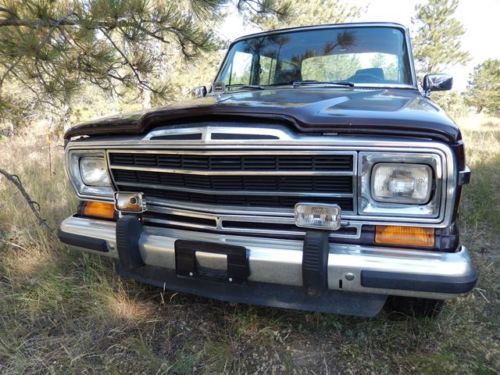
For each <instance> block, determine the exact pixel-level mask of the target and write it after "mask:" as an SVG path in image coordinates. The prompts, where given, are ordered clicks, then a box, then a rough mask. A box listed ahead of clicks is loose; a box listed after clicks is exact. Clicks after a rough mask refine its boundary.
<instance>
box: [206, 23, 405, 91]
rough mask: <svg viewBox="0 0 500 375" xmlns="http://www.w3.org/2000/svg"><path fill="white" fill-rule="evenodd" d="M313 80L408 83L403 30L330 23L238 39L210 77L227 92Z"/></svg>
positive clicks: (380, 83) (371, 83)
mask: <svg viewBox="0 0 500 375" xmlns="http://www.w3.org/2000/svg"><path fill="white" fill-rule="evenodd" d="M314 81H315V82H321V83H326V82H339V83H341V82H343V83H346V82H350V83H352V84H354V85H355V86H386V87H387V86H401V85H403V86H413V84H412V75H411V70H410V63H409V58H408V53H407V46H406V41H405V36H404V34H403V31H402V30H401V29H398V28H393V27H342V28H339V27H335V28H325V29H316V30H302V31H293V32H290V31H288V32H283V33H273V34H269V35H264V36H259V37H255V38H250V39H244V40H241V41H239V42H236V43H235V44H233V45H232V47H231V49H230V50H229V52H228V54H227V57H226V60H225V63H224V65H223V67H222V69H221V71H220V72H219V75H218V77H217V79H216V82H223V83H224V85H225V87H226V89H228V90H234V89H238V88H241V87H242V86H248V85H252V86H255V85H258V86H266V85H272V86H279V85H290V84H293V83H297V82H302V83H314Z"/></svg>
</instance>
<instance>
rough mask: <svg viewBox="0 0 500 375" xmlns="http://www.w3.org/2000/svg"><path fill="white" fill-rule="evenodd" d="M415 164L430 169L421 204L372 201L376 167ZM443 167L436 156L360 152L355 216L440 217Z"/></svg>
mask: <svg viewBox="0 0 500 375" xmlns="http://www.w3.org/2000/svg"><path fill="white" fill-rule="evenodd" d="M386 163H387V164H419V165H426V166H428V167H430V168H431V169H432V182H431V184H432V186H431V193H430V196H429V199H428V200H426V202H425V203H422V202H417V203H411V202H409V201H406V202H399V203H396V202H390V201H383V200H380V199H376V198H374V197H373V189H372V184H373V173H374V170H375V166H376V165H377V164H386ZM443 176H444V165H443V161H442V159H441V157H440V156H439V155H438V154H432V153H400V152H397V153H396V152H394V153H393V152H361V153H360V154H359V186H360V189H359V195H358V212H359V214H360V215H366V216H388V217H390V216H394V217H415V218H417V217H419V218H437V217H438V216H439V215H440V213H441V208H442V207H441V206H442V203H443V204H444V202H443V193H444V189H445V184H444V181H443Z"/></svg>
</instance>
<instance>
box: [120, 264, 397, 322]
mask: <svg viewBox="0 0 500 375" xmlns="http://www.w3.org/2000/svg"><path fill="white" fill-rule="evenodd" d="M117 270H118V273H119V274H120V275H121V276H122V277H125V278H130V279H134V280H137V281H139V282H142V283H146V284H150V285H155V286H157V287H160V288H166V289H169V290H171V291H175V292H180V293H188V294H194V295H198V296H201V297H207V298H212V299H216V300H221V301H226V302H231V303H243V304H251V305H261V306H270V307H278V308H284V309H293V310H304V311H316V312H325V313H334V314H340V315H354V316H360V317H369V318H371V317H374V316H376V315H377V314H378V313H379V311H380V310H381V309H382V307H383V306H384V303H385V301H386V299H387V296H385V295H379V294H365V293H351V292H344V291H342V292H341V291H335V290H323V291H321V292H320V293H317V294H314V295H310V294H308V293H307V292H306V291H305V290H304V288H302V287H294V286H287V285H278V284H268V283H255V282H246V283H244V284H229V283H224V282H217V281H212V280H199V279H191V278H186V277H178V276H177V275H176V273H175V271H173V270H167V269H165V268H160V267H154V266H144V267H139V268H137V269H135V270H133V271H127V270H124V269H123V268H121V267H120V264H119V263H118V264H117Z"/></svg>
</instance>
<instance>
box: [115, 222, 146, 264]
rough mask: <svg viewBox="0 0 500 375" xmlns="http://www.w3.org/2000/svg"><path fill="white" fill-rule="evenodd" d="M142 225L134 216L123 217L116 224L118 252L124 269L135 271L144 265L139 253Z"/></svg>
mask: <svg viewBox="0 0 500 375" xmlns="http://www.w3.org/2000/svg"><path fill="white" fill-rule="evenodd" d="M142 230H143V229H142V223H141V222H140V221H139V219H138V218H137V217H136V216H134V215H125V216H122V217H121V218H120V219H119V220H118V221H117V222H116V250H117V251H118V256H119V258H120V264H121V266H122V267H123V268H124V269H127V270H133V269H135V268H137V267H141V266H143V265H144V262H143V260H142V257H141V253H140V251H139V238H140V237H141V233H142Z"/></svg>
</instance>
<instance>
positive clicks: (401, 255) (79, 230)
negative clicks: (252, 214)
mask: <svg viewBox="0 0 500 375" xmlns="http://www.w3.org/2000/svg"><path fill="white" fill-rule="evenodd" d="M60 238H61V240H62V241H63V242H66V243H68V244H70V245H73V246H76V247H79V248H82V249H83V250H86V251H89V252H93V253H98V254H101V255H106V256H110V257H113V258H118V252H117V249H116V223H114V222H107V221H102V220H93V219H84V218H78V217H70V218H67V219H66V220H64V221H63V222H62V223H61V226H60ZM178 239H183V240H191V241H203V242H211V243H220V244H228V245H238V246H243V247H245V248H246V249H247V254H248V261H249V269H250V276H249V277H248V281H249V282H255V283H265V284H274V285H281V286H290V287H302V285H303V282H302V250H303V241H297V240H283V239H270V238H259V237H250V236H245V237H243V236H233V235H221V234H213V233H201V232H192V231H184V230H175V229H166V228H157V227H148V226H145V227H144V229H143V231H142V233H141V234H140V237H139V252H140V255H141V257H142V260H143V262H144V263H145V265H146V266H152V267H156V268H161V269H167V270H171V271H174V272H175V264H176V260H175V241H176V240H178ZM197 261H198V262H199V263H200V264H203V265H204V266H206V267H209V268H214V269H217V268H224V262H226V259H223V258H222V259H221V257H220V256H218V254H210V253H200V254H197ZM327 279H328V289H329V290H336V291H339V292H351V293H352V292H354V293H368V294H377V295H400V296H412V297H423V298H435V299H447V298H451V297H454V296H456V295H458V294H461V293H466V292H468V291H470V290H471V289H472V287H473V286H474V284H475V282H476V279H477V274H476V272H475V270H474V269H473V267H472V263H471V259H470V257H469V253H468V251H467V249H466V248H465V247H462V248H460V249H459V250H458V251H457V252H454V253H445V252H432V251H417V250H407V249H388V248H382V247H380V248H379V247H368V246H359V245H345V244H335V243H331V244H330V245H329V255H328V269H327ZM166 287H167V288H168V285H166Z"/></svg>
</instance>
